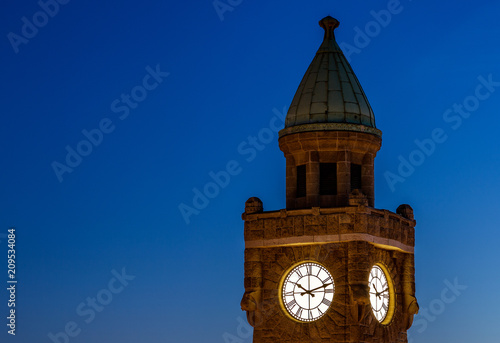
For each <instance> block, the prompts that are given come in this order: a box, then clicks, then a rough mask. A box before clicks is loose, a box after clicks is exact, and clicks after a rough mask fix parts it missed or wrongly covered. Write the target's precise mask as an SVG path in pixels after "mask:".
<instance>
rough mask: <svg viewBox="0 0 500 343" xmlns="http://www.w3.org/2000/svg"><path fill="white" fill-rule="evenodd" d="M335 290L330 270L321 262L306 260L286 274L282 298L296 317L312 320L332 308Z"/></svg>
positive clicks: (288, 310)
mask: <svg viewBox="0 0 500 343" xmlns="http://www.w3.org/2000/svg"><path fill="white" fill-rule="evenodd" d="M334 292H335V284H334V282H333V278H332V276H331V275H330V273H329V272H328V270H327V269H326V268H325V267H323V266H322V265H320V264H317V263H314V262H306V263H302V264H300V265H298V266H296V267H295V268H293V269H292V270H291V271H290V272H289V273H288V274H287V275H286V276H285V279H284V281H283V286H282V289H281V299H282V302H283V305H284V307H285V309H286V311H287V312H288V314H289V315H290V316H292V317H293V318H294V319H296V320H299V321H301V322H312V321H314V320H317V319H319V318H321V317H322V316H323V315H324V314H325V313H326V311H327V310H328V309H329V308H330V305H331V303H332V300H333V294H334Z"/></svg>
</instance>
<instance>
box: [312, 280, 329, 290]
mask: <svg viewBox="0 0 500 343" xmlns="http://www.w3.org/2000/svg"><path fill="white" fill-rule="evenodd" d="M332 283H333V282H330V283H326V284H324V285H323V286H319V287H316V288H315V289H311V292H314V291H315V290H317V289H320V288H326V287H328V286H330V285H331V284H332Z"/></svg>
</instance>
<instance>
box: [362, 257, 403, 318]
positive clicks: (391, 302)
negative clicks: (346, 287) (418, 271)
mask: <svg viewBox="0 0 500 343" xmlns="http://www.w3.org/2000/svg"><path fill="white" fill-rule="evenodd" d="M375 267H378V268H379V269H381V270H382V272H383V273H384V276H385V278H386V280H387V285H388V291H389V306H388V309H387V314H386V315H385V318H384V319H383V320H382V321H380V320H379V319H378V318H377V317H376V316H375V313H374V310H373V305H372V302H371V300H370V307H371V313H372V315H373V317H374V318H375V320H376V321H377V322H378V323H380V324H382V325H385V326H386V325H389V324H390V323H391V322H392V319H393V318H394V312H395V309H396V292H395V291H394V288H395V287H394V280H393V278H392V276H391V273H390V272H389V269H388V268H387V267H386V266H385V265H384V264H382V263H380V262H378V263H375V264H373V265H372V267H371V268H370V273H369V274H368V288H369V289H370V279H371V273H372V270H373V269H374V268H375Z"/></svg>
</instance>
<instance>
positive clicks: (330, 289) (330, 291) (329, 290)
mask: <svg viewBox="0 0 500 343" xmlns="http://www.w3.org/2000/svg"><path fill="white" fill-rule="evenodd" d="M325 293H333V288H328V289H325Z"/></svg>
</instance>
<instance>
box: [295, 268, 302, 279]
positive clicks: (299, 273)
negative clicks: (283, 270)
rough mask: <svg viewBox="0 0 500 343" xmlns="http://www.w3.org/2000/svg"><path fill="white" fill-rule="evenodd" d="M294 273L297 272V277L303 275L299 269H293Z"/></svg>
mask: <svg viewBox="0 0 500 343" xmlns="http://www.w3.org/2000/svg"><path fill="white" fill-rule="evenodd" d="M295 273H297V275H298V276H299V278H301V277H302V276H303V275H302V273H301V272H300V269H297V270H296V271H295Z"/></svg>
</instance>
